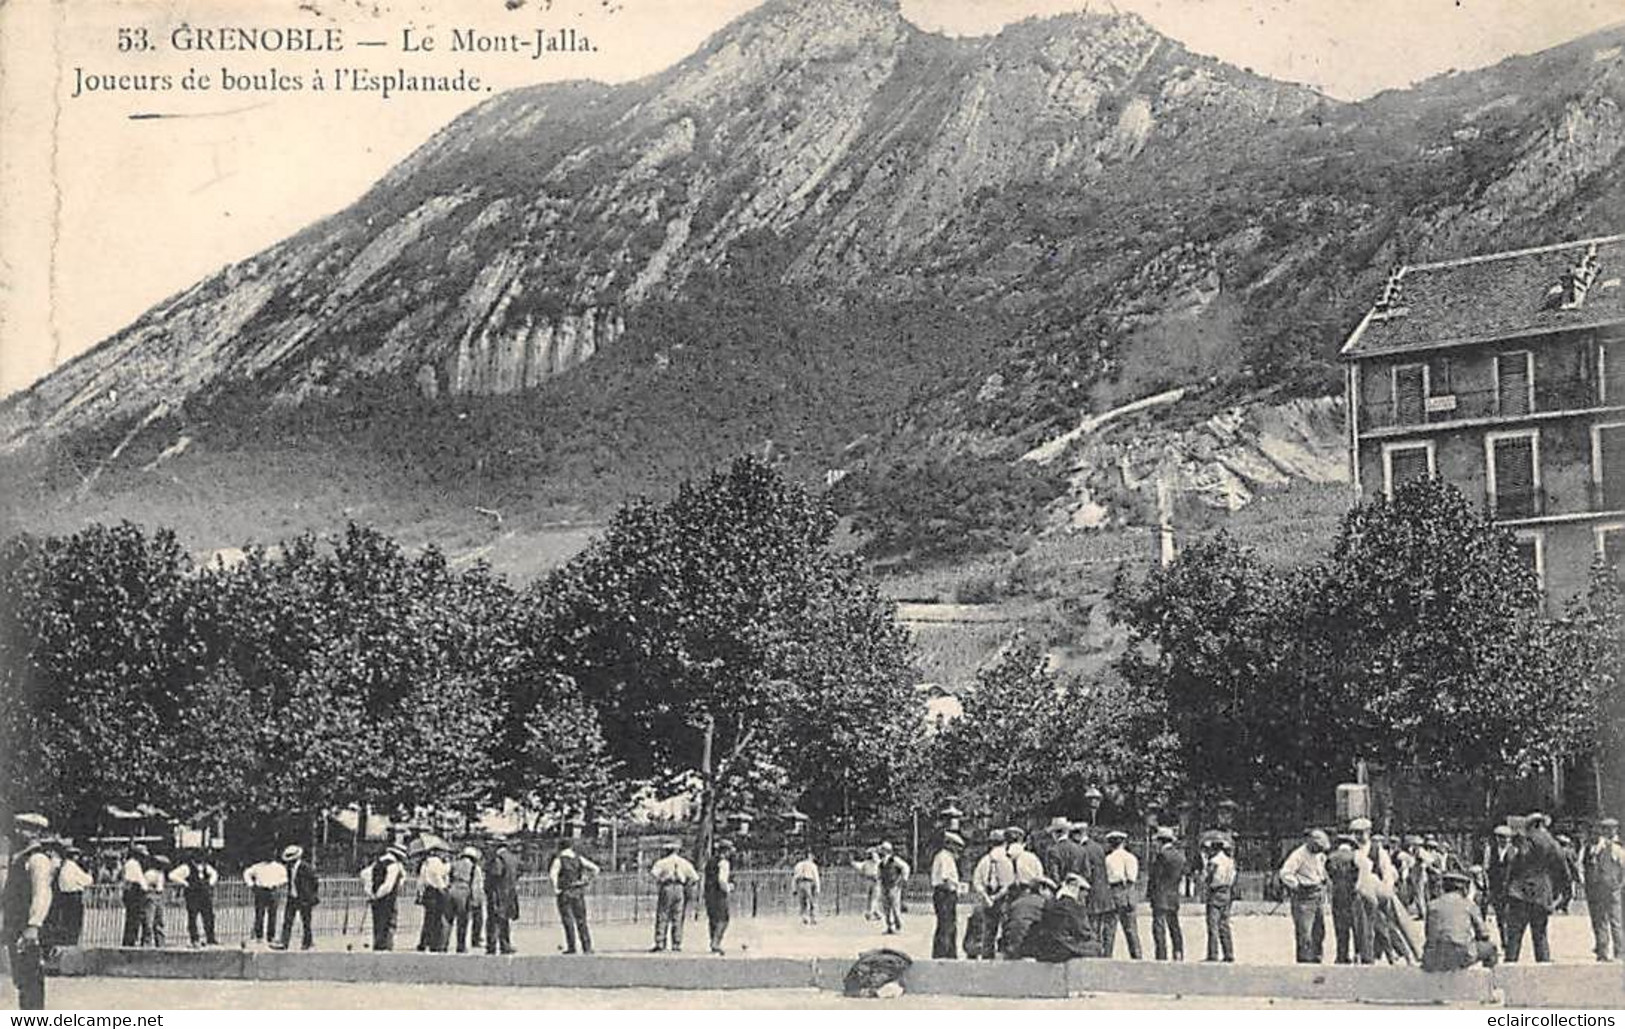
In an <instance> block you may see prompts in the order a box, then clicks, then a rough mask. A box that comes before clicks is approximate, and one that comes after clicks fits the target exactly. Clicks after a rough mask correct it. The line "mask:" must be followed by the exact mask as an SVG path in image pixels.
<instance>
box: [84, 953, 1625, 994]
mask: <svg viewBox="0 0 1625 1029" xmlns="http://www.w3.org/2000/svg"><path fill="white" fill-rule="evenodd" d="M851 965H852V959H851V958H836V957H828V958H772V957H763V958H733V957H729V958H712V957H709V956H703V955H694V956H683V957H678V956H673V955H659V956H657V955H648V956H643V955H637V956H634V955H620V954H595V955H592V956H590V957H581V956H575V957H571V956H566V955H562V954H537V955H515V956H509V957H492V956H490V955H485V954H420V953H417V952H416V951H399V952H394V953H383V954H379V953H373V952H371V951H354V952H332V951H328V952H315V953H308V954H307V953H299V952H285V951H243V950H150V949H137V948H130V949H122V948H93V949H88V950H66V951H63V952H62V957H61V961H60V968H59V974H61V975H69V976H74V975H96V976H119V977H135V978H149V979H262V980H284V981H285V980H309V981H327V982H404V983H447V984H461V985H470V986H546V987H554V988H571V987H579V988H616V987H643V988H652V989H677V990H752V989H807V988H810V987H817V988H819V989H823V990H831V991H836V992H839V991H840V989H841V986H842V980H843V979H844V978H845V976H846V972H847V969H849V968H850V967H851ZM1622 973H1625V969H1622V968H1621V966H1620V965H1618V964H1594V965H1539V966H1536V965H1521V966H1518V965H1514V966H1505V965H1503V966H1501V967H1499V968H1496V969H1494V970H1493V971H1492V970H1486V969H1468V970H1466V971H1462V972H1453V973H1449V974H1444V975H1430V974H1426V973H1423V972H1421V971H1418V970H1416V969H1412V968H1403V967H1392V968H1391V967H1387V966H1380V965H1379V966H1360V965H1214V964H1208V963H1206V962H1200V961H1197V962H1163V961H1122V960H1103V959H1101V960H1079V961H1071V962H1068V963H1067V964H1065V965H1050V964H1042V963H1039V962H1036V961H916V962H915V963H914V964H913V966H911V967H910V968H909V970H908V972H907V973H906V974H905V975H904V977H903V987H904V989H905V990H907V991H908V992H909V993H917V994H924V995H940V996H960V997H1050V998H1059V997H1066V996H1069V995H1073V996H1075V995H1078V994H1085V993H1103V994H1112V993H1132V994H1143V995H1149V996H1170V997H1171V996H1193V997H1203V996H1208V997H1275V998H1282V999H1292V1000H1325V1001H1332V1002H1348V1003H1354V1002H1360V1001H1365V1002H1372V1003H1410V1004H1428V1003H1436V1004H1505V1005H1507V1006H1509V1007H1519V1008H1533V1007H1589V1008H1598V1007H1607V1008H1625V974H1622Z"/></svg>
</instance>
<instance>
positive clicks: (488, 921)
mask: <svg viewBox="0 0 1625 1029" xmlns="http://www.w3.org/2000/svg"><path fill="white" fill-rule="evenodd" d="M689 869H690V871H692V870H693V866H692V865H691V866H689ZM696 878H698V876H696ZM518 917H519V855H517V854H515V853H514V852H513V848H512V847H510V846H508V841H507V840H503V839H499V840H497V843H496V848H495V849H494V850H493V851H492V852H491V855H490V856H489V857H487V858H486V859H485V952H486V953H487V954H512V953H513V929H512V926H513V922H514V921H515V920H516V919H517V918H518Z"/></svg>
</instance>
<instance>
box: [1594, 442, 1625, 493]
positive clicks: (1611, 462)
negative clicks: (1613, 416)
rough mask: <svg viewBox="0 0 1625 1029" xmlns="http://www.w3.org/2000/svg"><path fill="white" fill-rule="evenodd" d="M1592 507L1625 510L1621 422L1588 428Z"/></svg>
mask: <svg viewBox="0 0 1625 1029" xmlns="http://www.w3.org/2000/svg"><path fill="white" fill-rule="evenodd" d="M1591 491H1592V498H1591V499H1592V504H1591V506H1592V510H1595V511H1625V422H1616V423H1614V424H1612V425H1593V426H1592V427H1591Z"/></svg>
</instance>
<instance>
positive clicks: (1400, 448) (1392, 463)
mask: <svg viewBox="0 0 1625 1029" xmlns="http://www.w3.org/2000/svg"><path fill="white" fill-rule="evenodd" d="M1433 461H1434V450H1433V441H1432V440H1427V441H1424V442H1422V443H1384V444H1383V446H1382V491H1383V493H1384V494H1386V495H1387V496H1388V497H1389V499H1392V498H1393V495H1394V490H1396V489H1398V488H1399V487H1400V486H1402V485H1404V484H1405V483H1407V482H1410V481H1411V480H1412V479H1426V478H1429V477H1431V476H1432V475H1433V474H1434V466H1433Z"/></svg>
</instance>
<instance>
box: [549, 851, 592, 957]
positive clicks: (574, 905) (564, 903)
mask: <svg viewBox="0 0 1625 1029" xmlns="http://www.w3.org/2000/svg"><path fill="white" fill-rule="evenodd" d="M597 874H598V866H597V865H596V864H594V863H593V862H592V860H591V859H589V858H588V857H586V856H585V855H583V854H580V853H577V852H576V841H575V840H574V839H566V840H565V841H564V846H563V847H562V848H561V849H560V850H559V852H558V854H557V856H555V857H554V858H553V864H552V865H551V866H549V867H548V870H547V877H548V878H549V879H551V880H553V893H554V896H555V898H556V900H557V904H558V909H559V921H561V922H563V923H564V952H565V953H566V954H574V953H575V952H576V946H577V941H578V940H579V942H580V948H581V953H583V954H591V953H592V930H591V929H590V928H588V926H587V887H588V886H589V885H591V883H592V880H593V877H594V876H596V875H597Z"/></svg>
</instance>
